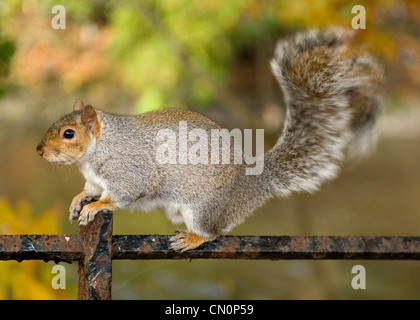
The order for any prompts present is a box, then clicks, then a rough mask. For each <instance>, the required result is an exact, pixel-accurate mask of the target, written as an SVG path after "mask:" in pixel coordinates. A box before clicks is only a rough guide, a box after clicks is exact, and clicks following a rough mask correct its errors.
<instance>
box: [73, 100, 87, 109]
mask: <svg viewBox="0 0 420 320" xmlns="http://www.w3.org/2000/svg"><path fill="white" fill-rule="evenodd" d="M84 107H85V104H84V103H83V101H82V100H80V99H77V100H76V101H75V102H74V106H73V111H80V110H83V109H84Z"/></svg>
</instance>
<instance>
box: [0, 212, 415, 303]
mask: <svg viewBox="0 0 420 320" xmlns="http://www.w3.org/2000/svg"><path fill="white" fill-rule="evenodd" d="M169 238H170V236H165V235H113V234H112V213H111V212H101V213H98V214H97V215H96V217H95V219H94V221H93V222H91V223H90V224H89V225H88V226H86V227H81V228H80V235H45V234H42V235H0V260H17V261H22V260H44V261H49V260H53V261H55V262H60V261H65V262H71V261H75V260H76V261H78V262H79V299H111V281H112V260H113V259H133V260H137V259H145V260H146V259H269V260H280V259H316V260H319V259H382V260H397V259H398V260H420V237H401V236H395V237H389V236H388V237H370V236H348V237H346V236H239V237H238V236H222V237H218V238H217V239H216V240H214V241H211V242H207V243H204V244H202V245H201V246H199V247H198V248H196V249H194V250H191V251H187V252H176V251H173V250H170V249H169V248H168V247H169Z"/></svg>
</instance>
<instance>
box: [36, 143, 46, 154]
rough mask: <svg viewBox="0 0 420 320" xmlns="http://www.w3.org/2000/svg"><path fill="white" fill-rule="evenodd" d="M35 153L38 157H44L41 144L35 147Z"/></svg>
mask: <svg viewBox="0 0 420 320" xmlns="http://www.w3.org/2000/svg"><path fill="white" fill-rule="evenodd" d="M36 151H37V152H38V153H39V155H40V156H41V157H42V156H43V155H44V148H43V145H42V143H40V144H39V145H38V146H37V147H36Z"/></svg>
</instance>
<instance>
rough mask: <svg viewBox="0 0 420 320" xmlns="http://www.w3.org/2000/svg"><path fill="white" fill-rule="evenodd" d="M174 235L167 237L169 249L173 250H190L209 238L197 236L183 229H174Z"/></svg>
mask: <svg viewBox="0 0 420 320" xmlns="http://www.w3.org/2000/svg"><path fill="white" fill-rule="evenodd" d="M175 233H176V235H174V236H172V237H170V238H169V242H170V244H169V249H171V250H174V251H181V252H184V251H187V250H192V249H195V248H197V247H198V246H200V245H201V244H203V243H204V242H207V241H209V239H207V238H204V237H201V236H198V235H196V234H194V233H192V232H189V231H185V230H176V231H175Z"/></svg>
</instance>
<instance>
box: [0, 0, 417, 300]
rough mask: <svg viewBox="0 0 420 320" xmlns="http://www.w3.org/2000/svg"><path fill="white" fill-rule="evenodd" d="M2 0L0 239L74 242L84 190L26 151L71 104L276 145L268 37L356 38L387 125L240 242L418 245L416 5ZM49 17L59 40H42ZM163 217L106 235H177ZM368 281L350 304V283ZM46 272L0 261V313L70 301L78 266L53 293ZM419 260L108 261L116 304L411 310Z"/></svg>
mask: <svg viewBox="0 0 420 320" xmlns="http://www.w3.org/2000/svg"><path fill="white" fill-rule="evenodd" d="M360 2H361V1H339V0H323V1H309V0H300V1H278V0H276V1H264V0H260V1H255V0H252V1H251V0H241V1H215V0H200V1H173V0H161V1H152V0H142V1H140V0H138V1H81V0H72V1H68V0H62V1H60V2H59V3H58V2H57V1H36V0H14V1H12V0H9V1H4V0H3V1H0V234H28V233H46V234H63V233H64V234H77V233H78V226H77V224H72V225H70V224H69V222H68V207H69V205H70V202H71V199H72V197H73V196H74V195H76V194H77V193H79V192H80V191H81V190H82V188H83V184H84V181H83V179H82V176H81V175H80V173H79V172H78V170H77V169H76V168H70V167H55V166H52V165H50V164H48V163H46V162H45V161H43V160H42V159H41V158H40V157H39V155H38V154H37V153H36V152H35V147H36V145H37V144H38V142H39V141H40V139H41V138H42V136H43V134H44V132H45V131H46V130H47V129H48V128H49V126H50V125H51V124H52V122H54V121H55V120H57V119H58V118H59V117H60V116H61V115H63V114H65V113H69V112H71V111H72V106H73V103H74V101H75V100H76V99H82V100H83V101H84V102H85V103H89V104H92V105H94V106H96V107H98V108H101V109H103V110H106V111H109V112H114V113H123V114H137V113H142V112H146V111H149V110H153V109H158V108H164V107H178V108H185V109H190V110H195V111H198V112H201V113H203V114H205V115H207V116H209V117H211V118H212V119H214V120H215V121H217V122H219V123H220V124H221V125H222V126H224V127H226V128H229V129H232V128H254V129H256V128H264V129H265V143H266V148H267V149H268V148H270V147H271V146H273V144H274V142H275V141H276V139H277V137H278V135H279V134H280V132H281V127H282V123H283V102H282V96H281V92H280V90H279V89H278V87H277V84H276V83H275V80H274V78H273V76H272V74H271V72H270V69H269V59H270V58H271V56H272V53H273V48H274V46H275V43H276V41H277V39H278V38H282V37H289V36H291V35H293V34H294V33H296V32H298V31H302V30H307V29H308V28H312V27H326V26H330V25H341V26H344V27H347V28H351V21H352V19H353V17H354V16H355V14H352V12H351V11H352V7H353V6H354V5H356V4H363V5H364V7H365V9H366V29H365V30H358V31H357V37H358V38H359V39H360V41H361V42H362V43H363V44H364V47H365V48H367V49H368V50H370V51H371V52H372V53H373V54H374V55H375V56H376V57H377V58H378V60H380V61H381V62H382V64H383V65H384V68H385V76H384V79H383V84H382V85H381V91H382V105H383V107H384V114H383V117H382V119H381V126H380V140H379V144H378V146H377V148H376V150H375V151H374V152H373V153H372V155H371V156H370V157H369V158H368V159H366V160H364V161H363V162H361V163H359V164H357V165H353V164H351V163H346V164H344V165H343V167H344V168H343V172H342V174H341V175H340V176H339V178H338V179H336V180H334V181H332V182H330V183H328V184H326V185H325V186H324V187H323V188H322V190H321V191H319V192H317V193H316V194H314V195H304V194H295V195H293V196H290V197H289V198H287V199H274V200H271V201H270V202H268V203H267V204H266V205H265V206H264V207H262V208H260V209H259V210H257V211H256V212H255V213H254V215H253V216H252V217H250V218H248V219H247V220H246V221H245V222H244V223H243V224H242V225H240V226H239V227H237V228H236V229H234V230H233V232H232V234H235V235H372V236H374V235H380V236H384V235H388V236H394V235H405V236H416V235H417V236H418V235H419V231H420V196H419V195H420V125H419V124H420V41H419V40H420V18H419V17H420V2H419V1H416V0H413V1H408V0H407V1H400V0H392V1H369V2H365V1H363V3H360ZM56 4H60V5H62V6H64V8H65V10H66V29H63V30H60V29H59V30H55V29H53V28H52V26H51V22H52V19H53V18H54V17H55V16H56V15H57V13H52V12H51V10H52V7H53V6H54V5H56ZM175 228H176V226H174V225H172V224H171V223H170V222H169V221H168V220H167V219H166V218H165V216H164V215H163V213H161V212H151V213H147V214H146V213H141V212H134V213H128V212H124V211H121V210H118V211H117V212H115V215H114V233H115V234H154V233H158V234H173V232H174V230H175ZM356 264H361V265H363V266H364V267H365V268H366V273H367V283H366V286H367V288H366V290H353V289H352V287H351V280H352V277H353V276H354V275H353V274H351V268H352V267H353V266H354V265H356ZM53 265H54V264H53V263H44V262H39V261H24V262H22V263H17V262H13V261H7V262H4V261H0V299H76V298H77V265H76V264H63V265H64V266H65V267H66V271H67V273H66V275H67V281H66V289H65V290H53V289H52V287H51V280H52V278H53V276H54V275H53V274H52V273H51V269H52V266H53ZM419 279H420V264H419V261H230V260H214V261H200V260H194V261H164V260H155V261H114V262H113V298H114V299H327V298H329V299H388V298H392V299H420V290H419V289H420V281H419Z"/></svg>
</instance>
